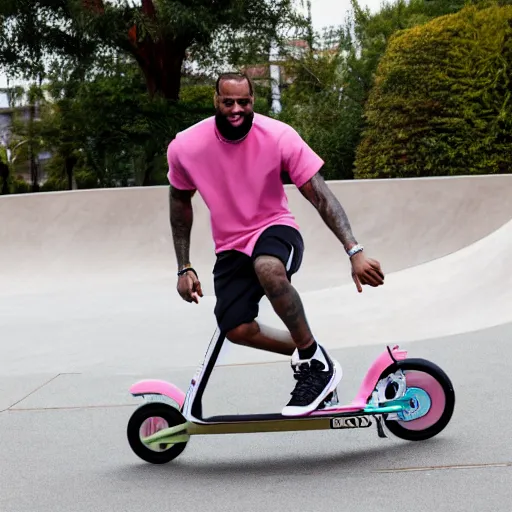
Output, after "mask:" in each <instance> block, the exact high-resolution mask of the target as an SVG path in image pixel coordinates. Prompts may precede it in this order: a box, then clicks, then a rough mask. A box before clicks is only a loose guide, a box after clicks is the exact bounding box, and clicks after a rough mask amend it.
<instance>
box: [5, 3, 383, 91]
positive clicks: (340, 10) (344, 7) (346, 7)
mask: <svg viewBox="0 0 512 512" xmlns="http://www.w3.org/2000/svg"><path fill="white" fill-rule="evenodd" d="M384 1H385V0H360V5H361V7H368V8H369V9H370V10H371V11H372V12H376V11H378V10H379V8H380V6H381V3H382V2H384ZM350 9H351V7H350V0H311V18H312V21H313V26H314V28H315V30H321V29H322V28H323V27H326V26H333V25H334V26H337V25H342V24H343V23H344V21H345V18H346V15H347V12H348V11H350ZM11 85H14V84H11ZM6 86H7V79H6V76H5V74H4V73H2V72H0V88H2V87H6Z"/></svg>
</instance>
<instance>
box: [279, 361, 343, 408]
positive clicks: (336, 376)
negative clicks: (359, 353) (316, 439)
mask: <svg viewBox="0 0 512 512" xmlns="http://www.w3.org/2000/svg"><path fill="white" fill-rule="evenodd" d="M331 361H332V364H333V367H334V371H333V375H332V378H331V380H330V381H329V384H328V385H327V386H326V387H325V389H324V390H323V392H322V393H321V394H320V395H319V396H318V397H317V398H316V399H315V400H314V401H313V402H312V403H310V404H309V405H307V406H305V407H299V406H295V405H290V406H286V407H284V408H283V410H282V411H281V415H282V416H287V417H290V416H295V417H298V416H307V415H308V414H310V413H311V412H313V411H315V410H316V409H317V408H318V406H319V405H320V404H321V403H322V402H323V401H324V400H325V397H326V396H328V395H329V394H330V393H332V392H333V391H334V390H335V389H336V388H337V387H338V385H339V383H340V382H341V379H342V377H343V370H342V368H341V365H340V363H338V361H336V360H335V359H332V358H331Z"/></svg>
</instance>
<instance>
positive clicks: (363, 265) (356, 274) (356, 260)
mask: <svg viewBox="0 0 512 512" xmlns="http://www.w3.org/2000/svg"><path fill="white" fill-rule="evenodd" d="M350 261H351V263H352V279H353V280H354V283H355V284H356V287H357V291H358V292H359V293H361V292H362V291H363V287H362V285H365V284H367V285H370V286H373V287H376V286H380V285H383V284H384V273H383V272H382V269H381V268H380V263H379V262H378V261H377V260H374V259H371V258H366V257H365V256H364V254H363V252H358V253H357V254H355V255H354V256H352V258H351V260H350Z"/></svg>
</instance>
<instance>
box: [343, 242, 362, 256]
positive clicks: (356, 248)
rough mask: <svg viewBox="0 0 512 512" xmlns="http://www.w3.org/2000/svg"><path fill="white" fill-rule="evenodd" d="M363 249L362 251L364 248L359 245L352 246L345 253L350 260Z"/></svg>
mask: <svg viewBox="0 0 512 512" xmlns="http://www.w3.org/2000/svg"><path fill="white" fill-rule="evenodd" d="M363 249H364V247H363V246H362V245H361V244H357V245H354V247H352V249H350V250H349V251H347V254H348V257H349V258H352V256H354V254H357V253H358V252H361V251H362V250H363Z"/></svg>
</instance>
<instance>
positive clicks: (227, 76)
mask: <svg viewBox="0 0 512 512" xmlns="http://www.w3.org/2000/svg"><path fill="white" fill-rule="evenodd" d="M224 80H235V81H237V82H243V81H247V83H248V84H249V93H250V95H251V96H254V88H253V85H252V81H251V79H250V78H249V77H248V76H247V75H246V74H245V73H234V72H230V73H221V74H220V75H219V77H218V78H217V82H216V83H215V92H216V93H217V94H220V84H221V82H223V81H224Z"/></svg>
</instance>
